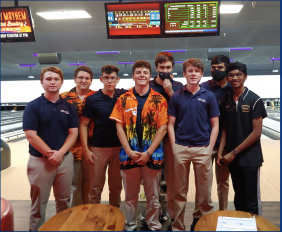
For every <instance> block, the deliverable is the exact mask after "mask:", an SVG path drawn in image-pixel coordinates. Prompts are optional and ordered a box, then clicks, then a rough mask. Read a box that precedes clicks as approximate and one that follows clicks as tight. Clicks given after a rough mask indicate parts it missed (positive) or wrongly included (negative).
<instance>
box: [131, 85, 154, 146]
mask: <svg viewBox="0 0 282 232" xmlns="http://www.w3.org/2000/svg"><path fill="white" fill-rule="evenodd" d="M150 92H151V90H150V88H149V90H148V92H147V93H146V94H144V95H143V96H140V95H139V93H137V92H136V90H135V88H134V89H133V93H134V95H135V97H136V99H137V101H138V106H137V119H136V133H137V137H138V143H139V147H142V140H143V133H142V131H141V115H142V110H143V107H144V104H145V102H146V100H147V98H148V96H149V93H150Z"/></svg>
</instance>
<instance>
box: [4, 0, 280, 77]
mask: <svg viewBox="0 0 282 232" xmlns="http://www.w3.org/2000/svg"><path fill="white" fill-rule="evenodd" d="M112 2H118V1H117V0H115V1H112ZM18 4H19V6H30V8H31V12H32V16H33V19H34V24H35V36H36V42H26V43H23V42H22V43H4V44H1V80H2V81H7V80H28V78H27V76H29V75H34V76H35V79H39V74H40V71H41V69H42V67H46V66H48V65H40V64H39V62H38V58H37V57H35V56H33V55H32V53H49V52H60V53H61V55H62V61H61V63H60V64H57V65H55V66H57V67H59V68H60V69H62V70H63V73H64V77H65V78H66V79H71V78H73V72H74V69H75V68H76V66H69V65H68V63H70V62H77V61H79V62H86V65H87V66H89V67H90V68H91V69H92V70H93V72H94V78H98V77H99V76H100V68H101V66H103V65H106V64H113V65H115V66H117V67H118V68H119V69H120V70H121V71H120V74H119V76H120V77H121V78H125V77H123V75H122V74H123V73H124V72H125V65H118V64H117V62H122V61H136V60H141V59H142V60H146V61H148V62H150V64H151V65H152V67H154V58H155V55H156V54H158V53H159V52H160V51H162V50H172V49H187V52H184V53H183V52H182V53H173V55H174V58H175V60H186V59H189V58H193V57H196V58H199V59H201V60H202V61H203V62H204V63H205V65H206V68H205V74H204V75H206V76H209V75H210V68H209V67H210V61H207V60H206V59H207V50H208V48H226V47H231V48H233V47H252V48H253V49H252V50H248V51H230V58H232V59H235V61H239V62H242V63H245V64H246V65H247V69H248V74H249V75H272V74H276V75H277V74H280V61H274V64H273V62H272V61H271V60H270V57H280V1H257V2H256V5H255V8H253V7H252V2H251V1H222V2H221V4H222V5H223V4H224V5H227V4H242V5H243V8H242V10H241V12H240V13H238V14H221V15H220V26H221V29H220V36H214V37H189V38H188V37H187V38H186V37H183V38H161V39H160V38H152V39H115V40H114V39H112V40H109V39H107V32H106V21H105V11H104V1H19V2H18ZM5 6H14V1H1V7H5ZM61 9H65V10H86V11H87V12H88V13H89V14H90V15H91V16H92V18H90V19H79V20H45V19H43V18H41V17H40V16H38V15H37V14H36V12H43V11H58V10H61ZM224 34H225V36H224ZM96 51H120V54H110V55H109V54H104V55H97V54H96V53H95V52H96ZM24 63H26V64H28V63H37V67H32V68H31V69H30V68H28V67H25V68H21V67H19V66H18V65H17V64H24ZM273 65H274V66H273ZM131 68H132V65H127V67H126V71H127V73H129V76H128V77H127V78H131ZM273 68H274V69H278V70H279V72H278V73H273V72H272V69H273ZM174 71H175V72H177V73H178V75H177V76H179V77H180V76H182V64H175V68H174ZM155 74H156V71H153V76H154V75H155ZM29 80H34V79H29Z"/></svg>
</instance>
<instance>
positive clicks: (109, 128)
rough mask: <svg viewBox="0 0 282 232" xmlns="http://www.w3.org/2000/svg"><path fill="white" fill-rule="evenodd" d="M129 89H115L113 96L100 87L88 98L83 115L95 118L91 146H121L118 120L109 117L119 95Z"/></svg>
mask: <svg viewBox="0 0 282 232" xmlns="http://www.w3.org/2000/svg"><path fill="white" fill-rule="evenodd" d="M127 91H128V90H126V89H115V93H114V96H113V98H111V97H109V96H108V95H106V94H104V93H103V92H102V90H101V89H100V90H99V91H98V92H97V93H95V94H93V95H91V96H89V97H88V98H87V99H86V101H85V106H84V108H83V114H82V115H83V117H85V118H93V120H94V129H93V136H92V139H91V141H90V146H92V147H119V146H120V145H121V144H120V141H119V138H118V136H117V129H116V121H113V120H111V119H109V117H110V115H111V113H112V111H113V108H114V106H115V104H116V102H117V99H118V97H119V96H120V95H122V94H124V93H126V92H127Z"/></svg>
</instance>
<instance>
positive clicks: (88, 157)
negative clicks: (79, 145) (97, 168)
mask: <svg viewBox="0 0 282 232" xmlns="http://www.w3.org/2000/svg"><path fill="white" fill-rule="evenodd" d="M83 158H84V159H86V161H87V162H88V163H89V164H92V165H93V164H95V162H94V160H96V159H97V157H96V156H95V154H94V153H93V152H92V151H90V150H89V149H87V150H86V151H84V152H83Z"/></svg>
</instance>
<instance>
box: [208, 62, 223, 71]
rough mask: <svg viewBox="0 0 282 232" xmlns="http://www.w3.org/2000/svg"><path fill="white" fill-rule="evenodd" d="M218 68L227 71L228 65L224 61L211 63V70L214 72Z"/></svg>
mask: <svg viewBox="0 0 282 232" xmlns="http://www.w3.org/2000/svg"><path fill="white" fill-rule="evenodd" d="M216 69H217V70H219V71H222V72H224V71H226V67H225V64H224V62H222V63H219V64H212V65H211V71H212V72H214V71H215V70H216Z"/></svg>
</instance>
